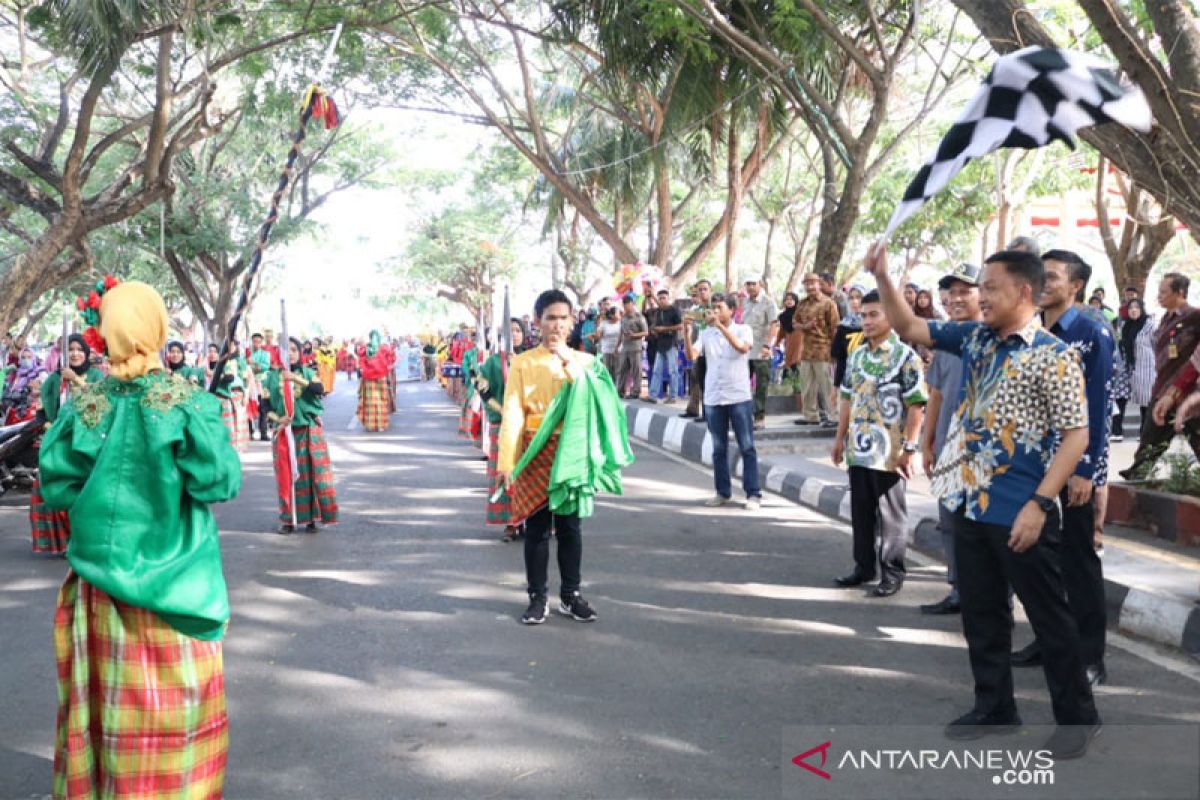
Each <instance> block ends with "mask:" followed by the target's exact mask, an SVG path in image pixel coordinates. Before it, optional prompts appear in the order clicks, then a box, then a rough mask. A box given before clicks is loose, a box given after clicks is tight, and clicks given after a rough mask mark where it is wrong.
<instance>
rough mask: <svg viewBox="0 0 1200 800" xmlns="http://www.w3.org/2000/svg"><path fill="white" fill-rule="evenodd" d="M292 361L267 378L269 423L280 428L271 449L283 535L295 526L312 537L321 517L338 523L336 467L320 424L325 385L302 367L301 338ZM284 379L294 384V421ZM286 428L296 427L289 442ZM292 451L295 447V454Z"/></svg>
mask: <svg viewBox="0 0 1200 800" xmlns="http://www.w3.org/2000/svg"><path fill="white" fill-rule="evenodd" d="M288 359H289V361H290V362H291V369H290V370H287V371H284V370H278V369H275V370H271V373H270V376H269V377H268V378H267V388H268V389H269V391H270V393H271V408H273V409H275V411H273V412H271V420H272V422H274V423H276V425H278V426H279V427H278V428H277V430H276V431H275V439H274V442H275V443H274V445H273V448H272V449H273V450H274V455H275V458H274V463H275V482H276V485H277V487H278V489H279V521H280V527H279V532H280V533H285V534H286V533H294V532H295V530H296V526H297V525H304V526H305V528H306V530H308V532H309V533H316V532H317V518H318V517H320V519H321V522H322V524H325V525H333V524H335V523H336V522H337V518H338V505H337V492H336V491H335V490H334V487H333V468H332V466H331V465H330V463H329V447H328V446H327V445H326V443H325V431H324V428H323V427H322V424H321V414H322V412H323V411H324V410H325V407H324V405H323V403H322V402H321V397H322V395H324V394H325V387H324V386H323V385H322V383H321V381H320V380H318V379H317V374H316V372H315V371H314V370H313V369H312V368H311V367H305V366H303V365H302V364H301V363H300V340H299V339H295V338H293V339H291V341H290V342H289V345H288ZM284 381H290V382H291V383H292V387H293V389H292V393H293V396H294V401H293V404H292V409H293V410H292V414H291V416H290V417H289V416H287V411H286V409H287V406H286V405H285V404H284V397H283V385H284ZM285 426H290V427H291V429H292V437H291V441H288V437H287V436H286V435H285V433H286V432H285ZM291 448H295V449H294V451H293V450H292V449H291ZM293 454H294V459H295V464H294V467H295V469H294V471H293V463H292V461H293Z"/></svg>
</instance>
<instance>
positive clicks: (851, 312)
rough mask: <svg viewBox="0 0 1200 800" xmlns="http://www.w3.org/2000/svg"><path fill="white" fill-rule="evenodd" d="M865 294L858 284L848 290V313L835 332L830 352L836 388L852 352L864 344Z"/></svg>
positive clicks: (839, 383)
mask: <svg viewBox="0 0 1200 800" xmlns="http://www.w3.org/2000/svg"><path fill="white" fill-rule="evenodd" d="M864 294H865V292H864V291H863V287H861V286H858V285H857V284H856V285H854V286H851V287H850V291H848V292H846V306H847V310H848V311H847V314H846V316H845V317H843V318H842V320H841V321H840V322H838V326H837V328H836V329H835V330H834V332H833V344H832V345H831V346H830V354H831V355H832V356H833V363H834V371H833V385H834V387H835V389H836V388H837V387H840V386H841V385H842V379H843V378H845V377H846V362H847V361H848V360H849V359H850V354H851V353H853V352H854V351H855V350H857V349H858V346H859V345H860V344H862V339H863V333H862V329H863V319H862V299H863V295H864ZM835 394H836V393H835Z"/></svg>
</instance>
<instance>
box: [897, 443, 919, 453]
mask: <svg viewBox="0 0 1200 800" xmlns="http://www.w3.org/2000/svg"><path fill="white" fill-rule="evenodd" d="M901 446H902V447H903V448H904V452H906V453H915V452H917V451H918V450H920V449H921V446H920V445H918V444H917V443H916V442H909V441H905V442H903V443H902V444H901Z"/></svg>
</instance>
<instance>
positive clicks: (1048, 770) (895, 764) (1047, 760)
mask: <svg viewBox="0 0 1200 800" xmlns="http://www.w3.org/2000/svg"><path fill="white" fill-rule="evenodd" d="M832 747H833V741H832V740H829V741H826V742H822V743H821V744H819V745H817V746H816V747H811V748H809V749H808V750H805V751H804V752H803V753H801V754H799V755H798V756H796V757H794V758H793V759H792V763H793V764H795V765H796V766H797V767H800V768H802V769H804V770H807V771H808V772H810V773H811V774H813V775H816V776H817V777H819V778H823V779H824V780H827V781H831V780H833V775H832V774H831V773H830V772H828V771H826V769H825V765H826V763H828V761H829V751H830V748H832ZM818 756H819V757H820V764H819V765H814V764H812V763H809V762H810V759H811V760H814V761H815V760H816V758H817V757H818ZM834 769H836V770H837V771H839V772H843V773H845V772H860V773H862V772H872V771H875V772H894V771H897V770H905V771H914V770H915V771H924V770H930V771H934V772H950V771H958V772H981V773H986V774H990V775H991V782H992V783H993V784H995V785H1004V786H1053V785H1054V758H1053V756H1052V755H1051V753H1050V751H1049V750H1026V749H1013V750H1009V749H979V750H942V749H933V748H930V749H920V750H914V749H904V748H888V749H860V750H847V751H845V752H844V753H842V754H841V757H840V758H838V759H837V763H836V766H835V767H834Z"/></svg>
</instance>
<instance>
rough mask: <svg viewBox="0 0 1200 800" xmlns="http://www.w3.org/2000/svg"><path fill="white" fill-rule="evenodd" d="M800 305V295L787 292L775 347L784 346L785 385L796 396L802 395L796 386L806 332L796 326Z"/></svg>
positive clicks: (784, 296) (780, 315)
mask: <svg viewBox="0 0 1200 800" xmlns="http://www.w3.org/2000/svg"><path fill="white" fill-rule="evenodd" d="M799 305H800V295H798V294H796V293H795V292H787V293H785V294H784V295H783V310H782V311H780V312H779V332H778V333H777V334H775V342H774V344H775V345H780V344H782V345H783V384H784V385H785V386H790V387H792V391H793V393H795V394H799V393H800V387H799V386H798V385H797V384H796V379H797V377H798V374H797V373H798V369H797V365H798V364H799V363H800V357H801V355H803V350H804V331H802V330H800V329H799V328H798V327H796V325H795V315H796V307H797V306H799Z"/></svg>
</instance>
